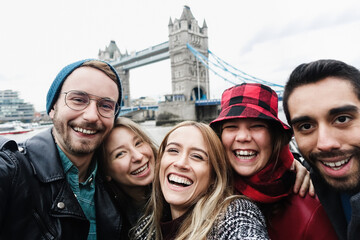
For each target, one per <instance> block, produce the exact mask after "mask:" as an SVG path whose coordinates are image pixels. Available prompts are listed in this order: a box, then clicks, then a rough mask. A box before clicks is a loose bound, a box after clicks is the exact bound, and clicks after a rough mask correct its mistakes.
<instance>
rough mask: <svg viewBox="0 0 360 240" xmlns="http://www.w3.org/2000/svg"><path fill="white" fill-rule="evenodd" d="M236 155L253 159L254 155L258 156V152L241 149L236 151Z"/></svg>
mask: <svg viewBox="0 0 360 240" xmlns="http://www.w3.org/2000/svg"><path fill="white" fill-rule="evenodd" d="M235 155H236V157H238V158H242V159H251V158H253V157H254V156H256V152H255V151H247V150H240V151H235Z"/></svg>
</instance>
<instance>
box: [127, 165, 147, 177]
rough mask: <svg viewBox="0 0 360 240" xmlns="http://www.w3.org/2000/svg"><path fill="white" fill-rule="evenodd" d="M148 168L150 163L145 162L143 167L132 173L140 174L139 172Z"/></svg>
mask: <svg viewBox="0 0 360 240" xmlns="http://www.w3.org/2000/svg"><path fill="white" fill-rule="evenodd" d="M147 168H148V164H145V165H144V166H143V167H141V168H139V169H138V170H136V171H133V172H131V174H132V175H136V174H139V173H141V172H143V171H145V170H146V169H147Z"/></svg>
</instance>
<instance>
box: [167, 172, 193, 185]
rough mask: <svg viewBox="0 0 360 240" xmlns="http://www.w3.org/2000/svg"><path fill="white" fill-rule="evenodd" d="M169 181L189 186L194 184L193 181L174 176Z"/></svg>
mask: <svg viewBox="0 0 360 240" xmlns="http://www.w3.org/2000/svg"><path fill="white" fill-rule="evenodd" d="M169 181H171V182H175V183H178V184H182V185H187V186H190V185H191V184H192V181H190V180H189V179H188V178H184V177H180V176H177V175H174V174H171V175H170V176H169Z"/></svg>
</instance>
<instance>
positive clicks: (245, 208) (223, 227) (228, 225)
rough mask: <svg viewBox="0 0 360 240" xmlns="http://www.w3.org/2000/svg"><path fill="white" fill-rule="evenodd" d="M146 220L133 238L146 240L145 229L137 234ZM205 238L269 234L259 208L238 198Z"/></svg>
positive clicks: (247, 237) (262, 237)
mask: <svg viewBox="0 0 360 240" xmlns="http://www.w3.org/2000/svg"><path fill="white" fill-rule="evenodd" d="M147 221H148V218H146V219H145V220H144V221H143V222H142V223H141V224H140V228H139V229H136V230H135V238H134V239H137V240H147V238H146V235H147V232H146V231H144V232H143V234H139V232H140V231H139V230H140V229H141V228H142V226H145V225H146V223H147ZM153 236H154V234H153ZM152 239H155V238H152ZM152 239H151V240H152ZM207 239H208V240H219V239H234V240H236V239H245V240H255V239H260V240H265V239H269V236H268V233H267V231H266V224H265V219H264V216H263V215H262V213H261V211H260V210H259V208H258V207H257V206H256V205H255V204H254V203H252V202H250V201H249V200H247V199H242V198H240V199H236V200H234V201H232V202H231V203H230V204H229V206H228V208H227V209H226V212H224V213H222V214H220V215H219V216H218V218H217V220H216V221H215V223H214V226H213V227H212V229H211V231H210V232H209V234H208V236H207Z"/></svg>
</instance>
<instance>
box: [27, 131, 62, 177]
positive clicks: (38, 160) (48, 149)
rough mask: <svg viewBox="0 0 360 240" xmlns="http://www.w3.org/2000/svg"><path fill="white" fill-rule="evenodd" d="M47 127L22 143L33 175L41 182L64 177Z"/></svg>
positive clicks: (53, 141)
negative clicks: (32, 168) (31, 166)
mask: <svg viewBox="0 0 360 240" xmlns="http://www.w3.org/2000/svg"><path fill="white" fill-rule="evenodd" d="M51 132H52V128H49V129H47V130H45V131H43V132H40V133H39V134H37V135H35V136H34V137H32V138H30V139H28V140H26V141H25V143H24V144H23V147H24V150H23V151H24V154H25V155H26V156H27V157H28V159H29V160H30V162H31V163H32V165H33V167H34V171H35V175H37V177H38V178H39V180H40V181H42V182H45V183H47V182H52V181H56V180H59V179H63V178H65V174H64V170H63V168H62V165H61V160H60V157H59V153H58V150H57V148H56V144H55V140H54V138H53V136H52V133H51Z"/></svg>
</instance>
